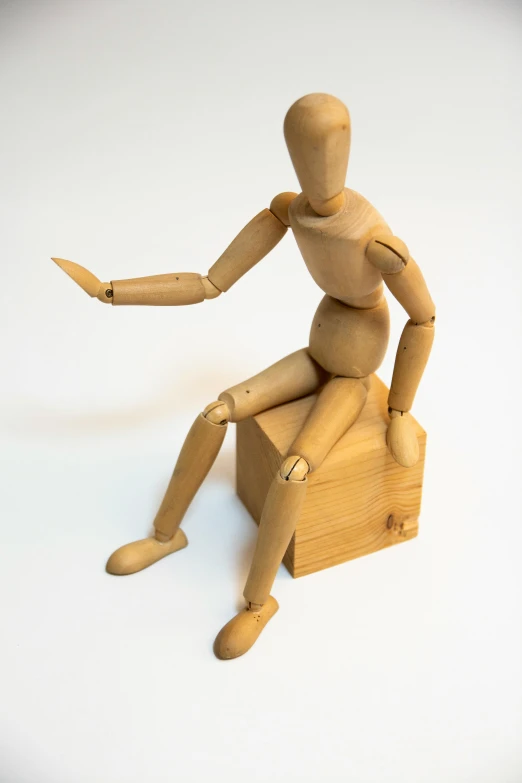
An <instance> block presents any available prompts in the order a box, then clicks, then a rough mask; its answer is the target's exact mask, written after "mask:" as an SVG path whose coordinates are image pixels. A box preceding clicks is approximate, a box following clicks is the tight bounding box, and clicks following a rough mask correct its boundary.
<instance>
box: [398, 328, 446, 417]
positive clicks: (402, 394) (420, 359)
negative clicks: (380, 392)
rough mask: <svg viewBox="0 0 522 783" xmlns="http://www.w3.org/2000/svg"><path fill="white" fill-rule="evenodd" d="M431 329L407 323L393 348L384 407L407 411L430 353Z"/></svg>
mask: <svg viewBox="0 0 522 783" xmlns="http://www.w3.org/2000/svg"><path fill="white" fill-rule="evenodd" d="M434 336H435V327H434V325H433V324H432V323H431V322H429V321H428V323H427V324H414V323H413V321H408V323H407V324H406V326H405V327H404V329H403V331H402V335H401V339H400V340H399V345H398V347H397V355H396V357H395V366H394V368H393V376H392V382H391V387H390V394H389V397H388V405H389V406H390V408H395V410H398V411H409V410H410V409H411V407H412V405H413V400H414V399H415V394H416V392H417V389H418V387H419V383H420V382H421V378H422V375H423V373H424V369H425V367H426V364H427V363H428V359H429V356H430V353H431V347H432V345H433V338H434Z"/></svg>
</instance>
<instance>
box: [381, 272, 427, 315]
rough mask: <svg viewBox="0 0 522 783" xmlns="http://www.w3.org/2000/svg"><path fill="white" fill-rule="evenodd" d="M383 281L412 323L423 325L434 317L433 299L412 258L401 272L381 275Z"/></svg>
mask: <svg viewBox="0 0 522 783" xmlns="http://www.w3.org/2000/svg"><path fill="white" fill-rule="evenodd" d="M383 279H384V282H385V283H386V285H387V286H388V288H389V289H390V291H391V292H392V294H393V295H394V297H395V298H396V299H397V301H398V302H400V304H401V305H402V306H403V307H404V309H405V310H406V312H407V313H408V315H409V316H410V318H411V320H412V321H413V322H414V323H416V324H423V323H425V322H426V321H429V320H430V319H431V318H433V317H434V315H435V305H434V303H433V299H432V298H431V296H430V292H429V291H428V286H427V285H426V281H425V280H424V277H423V275H422V272H421V270H420V269H419V267H418V265H417V263H416V262H415V261H414V259H413V258H411V257H410V259H409V260H408V263H407V264H406V266H405V267H404V269H403V270H402V272H398V273H397V274H393V275H383Z"/></svg>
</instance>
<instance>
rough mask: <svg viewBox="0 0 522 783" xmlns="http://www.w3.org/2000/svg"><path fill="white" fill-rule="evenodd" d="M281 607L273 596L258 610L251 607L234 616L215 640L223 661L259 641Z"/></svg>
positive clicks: (215, 650)
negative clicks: (262, 632)
mask: <svg viewBox="0 0 522 783" xmlns="http://www.w3.org/2000/svg"><path fill="white" fill-rule="evenodd" d="M278 609H279V604H278V603H277V601H276V600H275V598H273V597H272V596H269V598H268V600H267V601H266V603H265V604H264V605H263V606H262V607H260V608H259V610H258V611H252V609H250V608H249V607H246V608H245V609H243V611H242V612H239V614H237V615H236V616H235V617H233V618H232V620H230V621H229V622H228V623H227V624H226V625H225V626H224V627H223V628H222V629H221V631H220V632H219V633H218V635H217V636H216V640H215V642H214V653H215V655H216V657H217V658H220V659H221V660H223V661H226V660H229V659H230V658H238V657H239V656H240V655H244V654H245V653H246V652H248V650H250V648H251V647H252V646H253V644H254V642H256V641H257V639H258V638H259V635H260V633H261V631H262V630H263V628H264V627H265V626H266V624H267V623H268V621H269V620H271V619H272V617H273V616H274V615H275V613H276V612H277V610H278Z"/></svg>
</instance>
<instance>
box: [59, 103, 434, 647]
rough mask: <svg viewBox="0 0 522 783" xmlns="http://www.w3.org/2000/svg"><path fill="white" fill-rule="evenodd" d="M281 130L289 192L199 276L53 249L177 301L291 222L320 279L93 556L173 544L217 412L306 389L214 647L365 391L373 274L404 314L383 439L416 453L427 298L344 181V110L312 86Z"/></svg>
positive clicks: (377, 358)
mask: <svg viewBox="0 0 522 783" xmlns="http://www.w3.org/2000/svg"><path fill="white" fill-rule="evenodd" d="M284 132H285V138H286V143H287V145H288V149H289V152H290V156H291V158H292V163H293V165H294V168H295V171H296V174H297V177H298V179H299V182H300V185H301V188H302V191H303V192H302V193H301V194H299V195H298V194H296V193H281V194H279V195H278V196H276V197H275V198H274V199H273V201H272V203H271V204H270V209H264V210H263V211H262V212H260V213H259V214H258V215H257V216H256V217H254V218H253V220H251V221H250V223H248V224H247V225H246V226H245V227H244V228H243V230H242V231H241V232H240V233H239V234H238V236H237V237H236V238H235V239H234V240H233V242H232V243H231V244H230V245H229V247H228V248H227V249H226V250H225V252H224V253H223V254H222V256H221V257H220V258H219V259H218V260H217V261H216V263H215V264H214V265H213V266H212V267H211V268H210V270H209V272H208V275H207V276H206V277H201V276H200V275H198V274H193V273H173V274H164V275H156V276H151V277H143V278H136V279H131V280H113V281H112V282H111V283H100V281H99V280H98V279H97V278H96V277H95V276H94V275H92V274H91V273H90V272H88V271H87V270H86V269H84V268H83V267H80V266H79V265H77V264H74V263H73V262H71V261H64V260H62V259H53V260H54V261H56V263H57V264H58V265H59V266H60V267H61V268H62V269H63V270H64V271H65V272H67V274H69V275H70V276H71V277H72V278H73V279H74V280H75V281H76V282H77V283H78V284H79V285H80V286H81V287H82V288H83V289H84V290H85V291H86V292H87V293H88V294H89V295H90V296H93V297H97V298H98V299H99V300H100V301H102V302H105V303H106V304H112V305H113V306H119V305H186V304H195V303H198V302H202V301H203V300H204V299H214V298H215V297H218V296H219V295H220V294H221V293H222V292H224V291H228V289H229V288H230V287H231V286H232V285H233V284H234V283H236V282H237V281H238V280H239V278H240V277H242V276H243V275H244V274H245V273H246V272H248V270H249V269H251V268H252V267H253V266H254V265H255V264H257V263H258V261H260V260H261V259H262V258H263V257H264V256H265V255H266V254H267V253H269V252H270V250H272V248H273V247H274V246H275V245H276V244H277V243H278V242H279V241H280V240H281V239H282V238H283V236H284V235H285V234H286V232H287V230H288V228H289V227H290V228H291V229H292V230H293V232H294V236H295V239H296V241H297V244H298V246H299V249H300V251H301V254H302V256H303V259H304V261H305V263H306V266H307V267H308V270H309V272H310V274H311V275H312V277H313V278H314V280H315V282H316V283H317V284H318V285H319V286H320V288H321V289H322V290H323V291H324V292H325V296H324V298H323V299H322V301H321V303H320V304H319V307H318V309H317V311H316V314H315V317H314V319H313V322H312V328H311V332H310V341H309V346H308V348H302V349H301V350H298V351H296V352H295V353H292V354H290V356H287V357H286V358H284V359H281V360H280V361H279V362H277V363H276V364H274V365H272V366H271V367H269V368H268V369H266V370H264V371H263V372H261V373H259V375H256V376H254V377H253V378H250V379H249V380H247V381H244V382H243V383H240V384H239V385H237V386H233V387H232V388H230V389H227V390H226V391H225V392H223V393H222V394H220V395H219V396H218V398H217V400H216V401H215V402H211V403H210V404H209V405H207V407H206V408H205V410H204V411H203V412H202V413H201V414H199V416H198V417H197V418H196V420H195V422H194V424H193V425H192V428H191V429H190V431H189V433H188V435H187V438H186V440H185V443H184V445H183V447H182V449H181V453H180V455H179V458H178V461H177V463H176V467H175V469H174V473H173V475H172V478H171V480H170V483H169V486H168V488H167V492H166V494H165V497H164V499H163V502H162V504H161V507H160V509H159V511H158V513H157V515H156V519H155V521H154V530H155V533H154V537H150V538H146V539H143V540H141V541H135V542H134V543H131V544H127V545H126V546H123V547H121V548H120V549H118V550H116V552H114V553H113V554H112V555H111V557H110V558H109V560H108V562H107V571H109V573H111V574H120V575H122V574H132V573H135V572H136V571H140V570H141V569H143V568H146V567H147V566H149V565H152V563H155V562H156V561H157V560H160V559H161V558H163V557H165V556H166V555H169V554H171V553H172V552H176V551H177V550H179V549H182V548H183V547H185V546H186V545H187V539H186V537H185V534H184V533H183V531H182V530H181V529H180V523H181V521H182V519H183V517H184V515H185V512H186V510H187V508H188V507H189V505H190V503H191V501H192V499H193V498H194V495H195V494H196V492H197V490H198V488H199V487H200V486H201V483H202V482H203V480H204V478H205V476H206V475H207V473H208V471H209V470H210V467H211V466H212V464H213V462H214V460H215V458H216V456H217V454H218V452H219V450H220V447H221V444H222V443H223V439H224V437H225V433H226V430H227V426H228V423H229V422H238V421H241V420H243V419H245V418H247V417H250V416H254V415H256V414H258V413H260V412H261V411H264V410H267V409H268V408H272V407H274V406H276V405H279V404H281V403H284V402H288V401H290V400H295V399H297V398H299V397H303V396H305V395H308V394H311V393H312V392H316V391H318V390H319V394H318V397H317V401H316V403H315V405H314V407H313V408H312V410H311V412H310V414H309V416H308V418H307V420H306V422H305V424H304V426H303V428H302V430H301V432H300V433H299V435H298V436H297V438H296V439H295V441H294V443H293V444H292V446H291V447H290V449H289V451H288V456H287V457H286V459H284V461H283V462H282V464H281V466H280V470H279V473H278V474H277V475H276V476H275V477H274V479H273V481H272V485H271V488H270V490H269V492H268V496H267V499H266V503H265V506H264V510H263V513H262V517H261V522H260V526H259V533H258V538H257V544H256V548H255V552H254V556H253V561H252V566H251V569H250V573H249V576H248V579H247V583H246V586H245V590H244V596H245V601H246V606H245V608H244V609H243V610H242V611H241V612H240V613H239V614H237V615H236V616H235V617H234V618H233V619H232V620H230V622H229V623H227V624H226V625H225V626H224V628H222V630H221V631H220V632H219V634H218V636H217V638H216V641H215V645H214V650H215V653H216V655H217V656H218V657H219V658H235V657H237V656H239V655H242V654H243V653H245V652H246V651H247V650H249V649H250V647H251V646H252V645H253V644H254V642H255V641H256V639H257V638H258V636H259V634H260V633H261V631H262V629H263V628H264V627H265V625H266V624H267V622H268V621H269V620H270V618H271V617H272V616H273V615H274V614H275V612H276V611H277V609H278V604H277V602H276V600H275V598H273V597H272V596H271V595H270V591H271V589H272V584H273V582H274V579H275V575H276V572H277V570H278V568H279V565H280V563H281V561H282V559H283V555H284V553H285V551H286V549H287V547H288V544H289V542H290V539H291V538H292V535H293V532H294V529H295V526H296V523H297V520H298V518H299V513H300V509H301V506H302V503H303V500H304V498H305V494H306V489H307V474H308V473H310V472H311V471H314V470H317V468H318V467H319V466H320V465H321V463H322V462H323V460H324V459H325V457H326V455H327V454H328V452H329V451H330V450H331V449H332V447H333V446H334V445H335V444H336V442H337V441H338V440H339V438H341V437H342V435H343V434H344V433H345V432H346V431H347V430H348V428H349V427H351V425H352V424H353V423H354V422H355V421H356V419H357V417H358V416H359V414H360V412H361V410H362V409H363V406H364V404H365V401H366V396H367V391H368V387H369V377H370V375H371V374H372V373H374V372H375V371H376V370H377V369H378V367H379V366H380V364H381V362H382V360H383V358H384V355H385V351H386V348H387V344H388V337H389V316H388V306H387V304H386V299H385V298H384V296H383V285H382V284H383V281H384V283H385V284H386V286H387V288H388V289H389V290H390V291H391V292H392V294H393V295H394V296H395V297H396V299H397V300H398V301H399V302H400V304H401V305H402V306H403V307H404V309H405V310H406V312H407V314H408V316H409V320H408V322H407V324H406V326H405V327H404V331H403V333H402V337H401V339H400V343H399V347H398V351H397V357H396V360H395V367H394V372H393V379H392V383H391V388H390V393H389V398H388V404H389V411H390V424H389V427H388V432H387V443H388V448H389V450H390V452H391V454H392V456H393V457H394V459H395V460H396V461H397V462H398V463H399V464H400V465H403V466H405V467H410V466H412V465H414V464H415V463H416V461H417V459H418V453H419V452H418V444H417V438H416V435H415V432H414V428H413V424H412V420H411V417H410V415H409V411H410V409H411V407H412V404H413V400H414V397H415V393H416V391H417V387H418V385H419V382H420V379H421V376H422V373H423V371H424V367H425V365H426V362H427V359H428V356H429V353H430V349H431V345H432V342H433V334H434V321H435V307H434V304H433V302H432V300H431V297H430V294H429V292H428V289H427V287H426V284H425V282H424V279H423V277H422V274H421V272H420V269H419V267H418V266H417V264H416V263H415V261H414V260H413V259H412V258H411V257H410V255H409V252H408V249H407V247H406V245H405V244H404V242H402V241H401V240H400V239H398V238H397V237H395V236H393V234H392V232H391V230H390V229H389V227H388V226H387V225H386V223H385V222H384V220H383V218H382V217H381V216H380V215H379V213H378V212H377V211H376V210H375V209H374V208H373V207H372V205H371V204H370V203H369V202H368V201H366V200H365V199H364V198H363V197H362V196H360V195H359V194H358V193H356V192H354V191H352V190H349V189H347V188H345V187H344V183H345V178H346V171H347V166H348V155H349V151H350V116H349V114H348V110H347V109H346V107H345V106H344V104H343V103H341V101H339V100H338V99H337V98H334V97H332V96H330V95H325V94H312V95H307V96H305V97H304V98H301V99H300V100H298V101H297V102H296V103H294V105H293V106H292V107H291V108H290V110H289V111H288V113H287V115H286V119H285V123H284Z"/></svg>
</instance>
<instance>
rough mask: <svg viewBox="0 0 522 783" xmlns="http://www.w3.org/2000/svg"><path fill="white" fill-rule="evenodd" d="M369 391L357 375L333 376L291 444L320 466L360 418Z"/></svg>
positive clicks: (294, 451) (313, 467)
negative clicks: (355, 376) (348, 376)
mask: <svg viewBox="0 0 522 783" xmlns="http://www.w3.org/2000/svg"><path fill="white" fill-rule="evenodd" d="M366 397H367V391H366V388H365V386H364V384H363V383H362V381H360V380H358V379H357V378H332V380H331V381H328V383H327V384H326V386H324V387H323V389H322V390H321V391H320V393H319V395H318V397H317V400H316V402H315V405H314V406H313V408H312V410H311V411H310V413H309V415H308V418H307V419H306V422H305V423H304V425H303V429H302V430H301V432H300V433H299V435H298V436H297V438H296V439H295V440H294V442H293V443H292V445H291V446H290V447H289V449H288V452H289V454H297V455H299V456H300V457H304V459H305V460H306V461H307V462H308V464H309V466H310V470H317V468H318V467H319V466H320V465H321V463H322V462H323V460H324V458H325V457H326V455H327V454H328V452H329V451H330V450H331V449H332V448H333V446H334V445H335V444H336V443H337V441H338V440H339V438H341V437H342V436H343V435H344V434H345V432H347V431H348V429H349V428H350V427H351V426H352V424H353V423H354V422H355V421H356V420H357V417H358V416H359V414H360V412H361V411H362V409H363V407H364V403H365V402H366Z"/></svg>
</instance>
